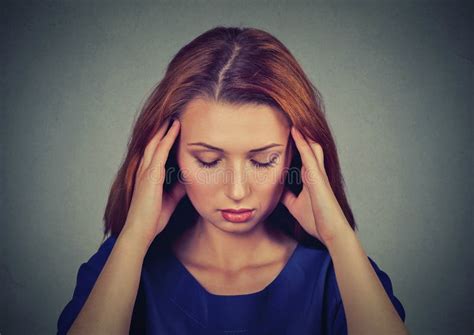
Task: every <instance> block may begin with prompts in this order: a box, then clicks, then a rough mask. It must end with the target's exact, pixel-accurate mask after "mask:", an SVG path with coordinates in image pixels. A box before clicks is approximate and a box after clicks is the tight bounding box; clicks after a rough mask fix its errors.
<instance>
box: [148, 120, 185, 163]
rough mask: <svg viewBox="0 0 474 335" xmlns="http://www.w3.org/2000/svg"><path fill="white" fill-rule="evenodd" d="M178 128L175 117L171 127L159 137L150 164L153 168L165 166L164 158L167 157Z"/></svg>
mask: <svg viewBox="0 0 474 335" xmlns="http://www.w3.org/2000/svg"><path fill="white" fill-rule="evenodd" d="M179 129H180V122H179V121H178V120H177V119H175V120H174V121H173V124H172V125H171V128H170V129H169V130H168V132H167V133H166V135H165V136H164V137H163V138H162V139H161V141H160V142H159V144H158V146H157V148H156V149H155V152H154V153H153V157H152V161H151V165H152V166H153V168H161V167H163V168H164V166H165V162H166V159H167V158H168V154H169V152H170V150H171V147H172V146H173V143H174V141H175V140H176V137H177V136H178V133H179Z"/></svg>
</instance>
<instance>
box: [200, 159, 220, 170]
mask: <svg viewBox="0 0 474 335" xmlns="http://www.w3.org/2000/svg"><path fill="white" fill-rule="evenodd" d="M219 161H220V159H218V160H215V161H214V162H210V163H207V162H203V161H202V160H200V159H197V162H198V163H199V165H200V166H201V167H204V168H212V167H214V166H216V165H217V162H219Z"/></svg>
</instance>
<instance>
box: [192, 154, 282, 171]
mask: <svg viewBox="0 0 474 335" xmlns="http://www.w3.org/2000/svg"><path fill="white" fill-rule="evenodd" d="M277 158H278V156H274V157H273V158H272V160H271V161H269V162H267V163H260V162H257V161H255V160H253V159H251V160H250V161H251V162H252V164H253V165H254V166H255V167H257V168H264V169H265V168H266V169H268V168H271V167H272V166H275V164H276V161H277ZM196 161H197V162H198V163H199V165H200V166H201V167H203V168H206V169H210V168H213V167H215V166H216V165H217V164H218V163H219V162H220V161H221V160H220V159H216V160H215V161H213V162H209V163H208V162H203V161H202V160H200V159H196Z"/></svg>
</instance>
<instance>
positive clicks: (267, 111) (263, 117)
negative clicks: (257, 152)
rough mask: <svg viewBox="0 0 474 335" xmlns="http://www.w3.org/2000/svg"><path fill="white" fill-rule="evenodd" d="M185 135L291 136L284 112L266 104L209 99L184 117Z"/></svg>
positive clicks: (192, 106) (194, 103)
mask: <svg viewBox="0 0 474 335" xmlns="http://www.w3.org/2000/svg"><path fill="white" fill-rule="evenodd" d="M181 124H182V129H181V130H182V132H183V133H187V134H188V135H197V134H199V135H202V134H203V133H207V134H209V135H210V136H211V135H219V136H221V135H222V134H228V135H230V134H238V135H240V136H242V135H247V136H248V135H252V136H257V135H258V133H261V132H265V133H267V134H268V135H271V134H273V136H277V137H278V136H283V137H286V136H287V135H288V131H289V128H288V124H287V122H286V120H285V117H284V116H283V115H282V113H281V112H279V111H277V110H276V109H274V108H272V107H270V106H268V105H263V104H259V105H257V104H243V105H234V104H228V103H221V102H214V101H208V100H202V99H199V100H193V101H192V102H190V103H189V104H188V105H187V107H186V109H185V111H184V113H183V114H182V117H181Z"/></svg>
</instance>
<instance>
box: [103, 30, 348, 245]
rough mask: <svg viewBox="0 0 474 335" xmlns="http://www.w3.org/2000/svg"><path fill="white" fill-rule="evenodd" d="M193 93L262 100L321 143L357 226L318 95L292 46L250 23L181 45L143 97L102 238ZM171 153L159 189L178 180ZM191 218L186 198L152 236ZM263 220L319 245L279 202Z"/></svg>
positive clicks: (296, 163)
mask: <svg viewBox="0 0 474 335" xmlns="http://www.w3.org/2000/svg"><path fill="white" fill-rule="evenodd" d="M195 98H207V99H213V100H215V101H219V102H225V103H232V104H237V105H238V104H245V103H257V104H266V105H269V106H271V107H273V108H275V109H277V110H279V111H281V112H282V113H284V115H285V116H286V117H287V119H288V120H289V121H290V124H292V125H294V126H295V127H297V128H298V129H300V131H301V132H302V133H303V134H304V135H306V136H307V137H309V138H311V139H312V140H314V141H316V142H318V143H320V144H321V146H322V148H323V150H324V166H325V169H326V173H327V175H328V178H329V182H330V184H331V187H332V190H333V192H334V194H335V196H336V198H337V200H338V202H339V204H340V206H341V208H342V210H343V212H344V215H345V217H346V219H347V221H348V222H349V224H350V226H351V227H352V229H354V230H355V229H357V227H356V223H355V220H354V217H353V214H352V210H351V208H350V206H349V204H348V201H347V199H346V195H345V192H344V180H343V177H342V174H341V169H340V166H339V159H338V155H337V150H336V145H335V142H334V140H333V136H332V134H331V131H330V128H329V126H328V123H327V121H326V117H325V110H324V104H323V100H322V97H321V94H320V92H319V91H318V90H317V89H316V87H315V86H313V84H312V83H311V82H310V81H309V80H308V78H307V77H306V75H305V73H304V72H303V70H302V69H301V67H300V65H299V64H298V62H297V61H296V59H295V58H294V56H293V55H292V54H291V53H290V51H289V50H288V49H287V48H286V47H285V46H284V45H283V44H282V43H281V42H280V41H279V40H278V39H277V38H275V37H274V36H272V35H270V34H269V33H267V32H265V31H263V30H260V29H255V28H241V27H222V26H218V27H215V28H213V29H210V30H208V31H206V32H204V33H203V34H201V35H199V36H198V37H196V38H195V39H194V40H192V41H191V42H189V43H188V44H186V45H185V46H184V47H183V48H181V50H179V52H178V53H177V54H176V55H175V56H174V57H173V59H172V60H171V62H170V63H169V65H168V67H167V70H166V73H165V76H164V78H163V79H162V80H161V81H160V82H159V83H158V84H157V85H156V86H155V87H154V89H153V91H152V93H151V94H150V96H149V97H148V98H147V99H146V100H145V103H144V105H143V107H142V109H141V112H140V113H139V115H138V117H137V118H136V121H135V124H134V128H133V133H132V135H131V138H130V139H129V142H128V152H127V155H126V157H125V159H124V161H123V163H122V165H121V167H120V169H119V170H118V173H117V175H116V177H115V180H114V182H113V184H112V187H111V190H110V194H109V198H108V202H107V206H106V209H105V213H104V217H103V219H104V239H105V238H106V236H107V235H108V234H109V233H110V234H111V235H114V236H118V235H119V233H120V231H121V230H122V227H123V225H124V223H125V220H126V217H127V213H128V208H129V206H130V202H131V198H132V192H133V187H134V182H135V173H136V171H137V169H138V164H139V162H140V158H141V156H142V155H143V152H144V150H145V146H146V145H147V144H148V142H149V141H150V139H151V138H152V137H153V135H154V134H155V133H156V132H157V130H158V129H159V127H160V126H161V125H162V123H163V122H165V121H166V120H167V118H168V117H172V118H179V117H180V114H181V113H182V112H183V110H184V107H185V105H186V104H187V103H188V102H190V101H191V100H193V99H195ZM290 137H291V136H290ZM175 144H176V143H175ZM293 145H294V143H293ZM175 156H176V145H174V146H173V148H172V150H171V152H170V155H169V157H168V161H167V162H166V168H167V171H168V170H170V171H176V172H177V174H176V175H172V176H171V180H170V182H166V183H165V184H164V191H165V192H166V191H168V190H169V189H170V188H171V186H172V184H173V183H174V182H176V181H177V179H178V178H179V167H178V165H177V162H176V157H175ZM300 169H301V157H300V155H299V154H298V151H297V150H294V154H293V159H292V161H291V164H290V171H300ZM167 180H168V179H167ZM298 180H300V179H298ZM287 187H288V188H290V189H291V190H292V191H293V192H294V193H295V194H298V193H299V192H300V191H301V189H302V184H301V182H300V183H287ZM197 217H198V213H197V211H196V210H195V208H194V207H193V205H192V204H191V202H190V201H189V198H188V197H187V196H186V195H185V196H184V198H183V199H182V200H181V202H180V203H179V204H178V206H177V207H176V209H175V211H174V213H173V215H172V216H171V218H170V221H169V222H168V224H167V226H166V228H165V229H164V230H163V231H162V232H161V233H160V234H159V235H158V236H157V238H158V237H159V238H160V240H162V241H164V242H165V243H169V242H170V241H171V240H173V239H174V238H175V237H176V236H178V235H179V234H180V233H181V232H183V231H184V230H185V229H186V228H188V227H189V226H190V225H192V224H193V223H194V222H195V221H196V218H197ZM268 222H271V224H272V225H274V226H275V227H278V228H280V229H282V230H283V231H285V232H286V233H288V234H290V235H291V236H293V237H294V238H295V239H296V240H298V241H299V242H301V243H303V244H307V245H308V244H309V245H316V246H319V247H323V245H322V243H320V241H318V240H317V239H316V238H315V237H312V236H311V235H309V234H308V233H306V231H304V229H303V228H302V227H301V226H300V225H299V223H298V222H297V221H296V219H295V218H294V217H293V216H292V215H291V214H290V213H289V212H288V210H287V209H286V207H285V206H284V205H283V204H282V203H279V204H278V205H277V207H276V208H275V210H274V211H273V212H272V214H271V215H270V216H269V217H268Z"/></svg>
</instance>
